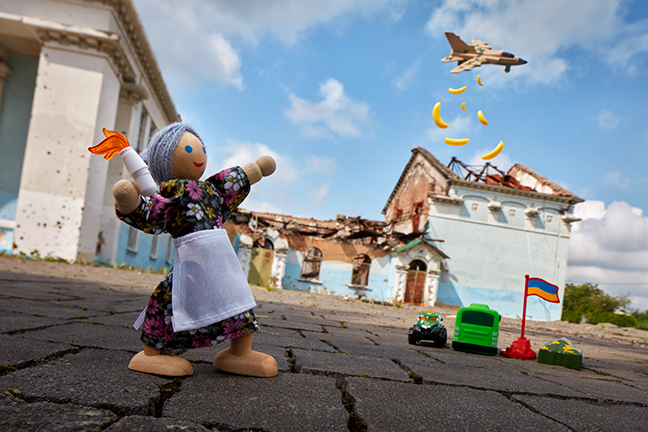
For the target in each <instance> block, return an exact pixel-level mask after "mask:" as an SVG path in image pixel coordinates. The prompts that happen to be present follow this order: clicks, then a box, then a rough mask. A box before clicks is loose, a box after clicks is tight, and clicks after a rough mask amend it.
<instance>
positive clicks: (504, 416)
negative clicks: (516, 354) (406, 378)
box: [346, 378, 565, 432]
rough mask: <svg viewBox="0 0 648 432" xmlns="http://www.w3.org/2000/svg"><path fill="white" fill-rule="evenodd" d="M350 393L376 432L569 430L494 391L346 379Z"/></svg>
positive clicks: (370, 428)
mask: <svg viewBox="0 0 648 432" xmlns="http://www.w3.org/2000/svg"><path fill="white" fill-rule="evenodd" d="M346 391H347V395H348V396H349V397H351V398H352V399H353V400H354V401H355V412H356V413H357V415H358V416H359V417H360V419H361V420H362V421H364V423H365V424H366V425H367V426H368V430H369V431H372V432H373V431H390V432H391V431H398V430H407V431H425V432H427V431H431V430H434V431H515V432H517V431H521V430H542V431H543V432H550V431H564V430H565V427H564V426H562V425H560V424H558V423H556V422H554V421H552V420H550V419H547V418H546V417H543V416H541V415H538V414H535V413H533V412H532V411H530V410H528V409H526V408H524V407H522V406H521V405H519V404H517V403H515V402H511V401H509V400H507V399H506V398H505V397H504V396H502V395H501V394H499V393H496V392H493V391H485V390H474V389H469V388H458V387H451V386H428V385H416V384H406V383H397V382H391V381H377V380H368V379H362V378H347V388H346ZM387 407H388V408H387Z"/></svg>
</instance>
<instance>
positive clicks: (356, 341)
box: [323, 329, 438, 359]
mask: <svg viewBox="0 0 648 432" xmlns="http://www.w3.org/2000/svg"><path fill="white" fill-rule="evenodd" d="M323 339H326V340H327V341H328V342H329V343H331V344H332V345H333V346H334V347H336V348H337V349H338V350H340V351H342V352H345V353H347V354H354V355H367V356H375V357H383V358H389V359H392V358H407V357H409V356H415V357H416V356H418V355H419V354H416V351H417V350H418V349H420V348H419V346H414V345H409V344H408V343H407V339H404V340H400V341H399V340H396V339H395V338H392V339H390V340H382V339H379V338H378V337H377V336H375V335H372V334H370V333H367V332H366V331H362V330H346V329H345V330H337V331H331V332H329V333H328V334H325V335H323ZM437 349H438V348H437Z"/></svg>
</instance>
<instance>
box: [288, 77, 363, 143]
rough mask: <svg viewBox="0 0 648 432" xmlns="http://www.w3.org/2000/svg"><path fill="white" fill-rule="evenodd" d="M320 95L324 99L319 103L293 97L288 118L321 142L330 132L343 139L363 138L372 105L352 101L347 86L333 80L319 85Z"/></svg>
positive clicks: (330, 79) (305, 133)
mask: <svg viewBox="0 0 648 432" xmlns="http://www.w3.org/2000/svg"><path fill="white" fill-rule="evenodd" d="M319 93H320V95H321V96H322V97H323V100H322V101H320V102H309V101H307V100H305V99H301V98H299V97H297V96H295V95H294V94H291V95H290V104H291V107H290V108H288V109H286V111H285V114H286V117H288V119H289V120H290V121H292V122H293V123H295V124H301V125H302V132H303V133H304V135H306V136H310V137H314V138H320V137H323V136H325V135H328V134H330V133H331V132H333V133H335V134H336V135H338V136H341V137H357V136H360V135H361V134H362V132H363V131H364V129H365V127H366V126H367V125H368V123H369V105H368V104H367V103H365V102H358V101H355V100H353V99H351V98H349V97H348V96H347V95H346V94H345V93H344V86H343V85H342V84H341V83H340V82H338V81H337V80H335V79H334V78H329V79H328V80H326V82H324V83H323V84H320V89H319Z"/></svg>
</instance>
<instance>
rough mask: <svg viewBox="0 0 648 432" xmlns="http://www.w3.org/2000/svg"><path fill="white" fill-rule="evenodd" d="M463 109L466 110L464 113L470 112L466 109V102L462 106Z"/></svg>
mask: <svg viewBox="0 0 648 432" xmlns="http://www.w3.org/2000/svg"><path fill="white" fill-rule="evenodd" d="M461 109H462V110H464V111H468V110H467V109H466V102H464V103H462V104H461Z"/></svg>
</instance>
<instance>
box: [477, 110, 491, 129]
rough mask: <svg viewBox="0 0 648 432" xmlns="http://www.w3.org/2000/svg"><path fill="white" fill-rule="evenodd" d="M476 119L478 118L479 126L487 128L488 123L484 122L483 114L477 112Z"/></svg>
mask: <svg viewBox="0 0 648 432" xmlns="http://www.w3.org/2000/svg"><path fill="white" fill-rule="evenodd" d="M477 117H478V118H479V121H480V122H481V124H483V125H484V126H488V121H486V118H485V117H484V113H483V112H481V110H479V111H477Z"/></svg>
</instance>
